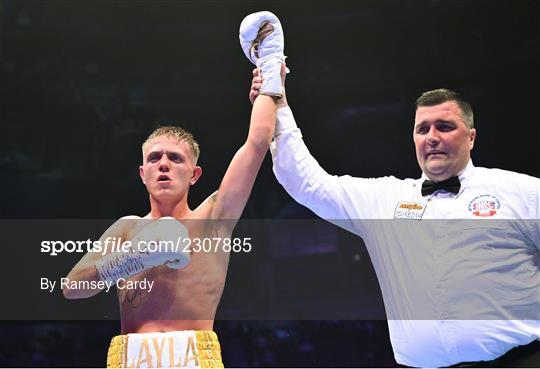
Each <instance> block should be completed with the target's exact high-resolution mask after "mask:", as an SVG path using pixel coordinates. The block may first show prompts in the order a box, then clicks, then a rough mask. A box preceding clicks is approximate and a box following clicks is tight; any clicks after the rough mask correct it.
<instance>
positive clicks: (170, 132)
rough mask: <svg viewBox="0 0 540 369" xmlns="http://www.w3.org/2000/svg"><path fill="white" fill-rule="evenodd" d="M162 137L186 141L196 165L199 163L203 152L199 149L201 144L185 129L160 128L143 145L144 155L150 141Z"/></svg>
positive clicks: (173, 127)
mask: <svg viewBox="0 0 540 369" xmlns="http://www.w3.org/2000/svg"><path fill="white" fill-rule="evenodd" d="M161 136H165V137H171V138H177V139H178V141H184V142H185V143H187V144H188V146H189V148H190V149H191V152H192V153H193V157H194V163H195V164H196V163H197V160H198V159H199V154H200V152H201V151H200V149H199V143H198V142H197V141H195V139H194V138H193V135H192V134H191V133H190V132H188V131H186V130H185V129H183V128H180V127H175V126H165V127H159V128H158V129H156V130H155V131H154V132H152V133H151V134H150V136H148V138H147V139H146V141H144V143H143V144H142V152H143V155H144V153H145V152H146V149H147V148H148V144H149V143H150V141H152V140H153V139H154V138H156V137H161Z"/></svg>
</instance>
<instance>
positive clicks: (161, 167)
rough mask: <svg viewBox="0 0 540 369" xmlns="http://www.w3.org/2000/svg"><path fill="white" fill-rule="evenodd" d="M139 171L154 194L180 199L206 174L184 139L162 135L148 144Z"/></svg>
mask: <svg viewBox="0 0 540 369" xmlns="http://www.w3.org/2000/svg"><path fill="white" fill-rule="evenodd" d="M139 174H140V176H141V179H142V181H143V183H144V184H145V185H146V188H147V189H148V192H149V193H150V195H152V196H154V197H155V198H172V199H175V200H179V199H181V198H182V197H184V196H186V194H187V192H188V190H189V187H190V186H192V185H194V184H195V182H197V180H198V179H199V177H200V176H201V174H202V169H201V168H200V167H198V166H197V165H195V159H194V155H193V152H192V151H191V149H190V147H189V145H188V144H187V143H185V142H184V141H179V140H178V139H177V138H175V137H167V136H159V137H156V138H154V139H153V140H152V141H150V142H149V143H148V146H147V147H146V150H145V152H144V153H143V165H141V166H140V167H139Z"/></svg>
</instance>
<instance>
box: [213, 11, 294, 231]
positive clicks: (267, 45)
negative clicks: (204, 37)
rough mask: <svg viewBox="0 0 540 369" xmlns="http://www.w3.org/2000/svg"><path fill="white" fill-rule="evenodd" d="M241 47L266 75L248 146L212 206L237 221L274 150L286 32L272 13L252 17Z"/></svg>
mask: <svg viewBox="0 0 540 369" xmlns="http://www.w3.org/2000/svg"><path fill="white" fill-rule="evenodd" d="M240 45H241V46H242V48H243V50H244V53H245V54H246V56H247V57H248V59H249V60H250V61H252V62H253V63H254V64H256V65H257V67H258V68H259V69H260V70H261V73H262V74H263V75H264V76H265V79H266V81H265V83H264V84H263V85H262V86H261V96H260V97H259V98H258V99H257V101H255V103H254V104H253V110H252V112H251V120H250V126H249V133H248V137H247V140H246V143H245V144H244V145H243V146H242V147H241V148H240V150H238V152H237V153H236V155H235V156H234V157H233V159H232V161H231V164H230V165H229V168H228V169H227V172H226V173H225V176H224V177H223V181H222V182H221V185H220V187H219V190H218V193H217V195H215V201H214V203H213V205H212V212H211V217H212V219H230V220H237V219H238V218H240V216H241V215H242V211H243V210H244V207H245V205H246V203H247V200H248V198H249V195H250V193H251V189H252V187H253V183H254V182H255V177H256V176H257V173H258V171H259V168H260V166H261V163H262V161H263V159H264V156H265V155H266V152H267V151H268V148H269V147H270V142H271V141H272V137H273V134H274V128H275V123H276V109H277V106H276V100H277V99H279V98H280V97H281V96H282V91H283V80H284V78H285V66H284V64H285V56H284V55H283V48H284V41H283V29H282V28H281V24H280V23H279V20H278V19H277V17H276V16H275V15H274V14H272V13H270V12H259V13H254V14H250V15H248V16H247V17H246V18H245V19H244V20H243V21H242V24H241V25H240ZM233 223H235V222H233Z"/></svg>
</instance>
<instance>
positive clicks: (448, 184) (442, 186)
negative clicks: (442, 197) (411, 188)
mask: <svg viewBox="0 0 540 369" xmlns="http://www.w3.org/2000/svg"><path fill="white" fill-rule="evenodd" d="M460 188H461V183H460V182H459V178H458V177H452V178H448V179H446V180H444V181H441V182H433V181H430V180H429V179H426V180H425V181H424V183H422V196H426V195H431V194H432V193H433V192H435V191H437V190H445V191H447V192H452V193H455V194H457V193H458V192H459V189H460Z"/></svg>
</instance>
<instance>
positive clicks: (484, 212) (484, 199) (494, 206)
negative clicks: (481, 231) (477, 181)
mask: <svg viewBox="0 0 540 369" xmlns="http://www.w3.org/2000/svg"><path fill="white" fill-rule="evenodd" d="M468 208H469V211H470V212H472V215H474V216H476V217H492V216H494V215H495V214H497V210H499V209H500V208H501V202H500V201H499V199H498V198H496V197H495V196H493V195H480V196H476V197H475V198H474V199H472V201H471V202H470V203H469V206H468Z"/></svg>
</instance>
